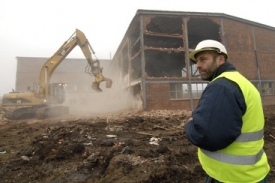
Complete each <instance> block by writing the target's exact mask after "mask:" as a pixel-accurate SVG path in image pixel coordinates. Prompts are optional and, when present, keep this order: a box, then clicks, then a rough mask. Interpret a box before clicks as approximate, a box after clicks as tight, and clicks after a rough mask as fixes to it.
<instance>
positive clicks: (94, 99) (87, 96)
mask: <svg viewBox="0 0 275 183" xmlns="http://www.w3.org/2000/svg"><path fill="white" fill-rule="evenodd" d="M118 70H119V69H106V68H105V69H104V73H103V75H104V76H105V77H107V78H110V79H112V81H113V84H112V87H111V88H106V86H105V84H106V83H105V82H102V83H100V86H99V87H100V88H101V89H102V92H95V91H93V90H89V91H91V92H85V93H75V94H74V95H73V96H71V97H73V98H74V99H75V100H74V102H71V103H70V102H69V103H68V102H67V105H68V106H69V108H70V114H75V115H112V114H118V113H121V112H126V111H134V110H137V111H138V110H141V109H142V101H141V98H140V97H137V96H134V95H133V94H132V93H131V91H130V89H129V88H127V86H128V83H129V82H128V75H126V76H124V77H122V76H121V73H119V72H118ZM125 78H127V79H125ZM68 100H69V101H70V99H68Z"/></svg>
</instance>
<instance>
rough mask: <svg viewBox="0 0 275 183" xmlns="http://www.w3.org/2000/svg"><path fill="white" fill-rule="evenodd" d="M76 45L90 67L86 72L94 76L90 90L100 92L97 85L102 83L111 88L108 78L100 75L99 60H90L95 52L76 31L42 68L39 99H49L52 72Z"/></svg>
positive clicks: (81, 34) (82, 34)
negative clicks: (104, 82)
mask: <svg viewBox="0 0 275 183" xmlns="http://www.w3.org/2000/svg"><path fill="white" fill-rule="evenodd" d="M77 45H78V46H79V47H80V48H81V50H82V52H83V54H84V56H85V57H86V60H87V62H88V64H89V66H90V70H89V71H88V73H89V74H91V75H94V77H95V81H94V82H93V83H92V89H93V90H95V91H102V90H101V89H100V87H99V85H100V83H101V82H103V81H106V88H111V86H112V80H111V79H109V78H105V77H104V76H103V75H102V68H100V62H99V60H98V59H95V60H93V59H92V54H93V55H95V52H94V50H93V49H92V47H91V45H90V43H89V41H88V39H87V38H86V36H85V34H84V33H83V32H82V31H80V30H78V29H76V31H75V32H74V33H73V34H72V35H71V36H70V38H69V39H68V40H67V41H65V42H64V43H63V45H62V46H61V47H60V48H59V49H58V50H57V51H56V52H55V54H54V55H53V56H52V57H51V58H49V59H48V60H47V62H46V63H45V64H44V66H43V67H42V69H41V71H40V77H39V85H40V90H39V93H40V96H41V98H46V99H48V98H49V96H48V94H49V91H48V85H49V83H50V79H51V76H52V74H53V72H54V70H55V69H56V68H57V66H58V65H59V64H60V63H61V62H62V61H63V60H64V59H65V58H66V57H67V55H68V54H69V53H70V52H71V51H72V50H73V49H74V48H75V47H76V46H77ZM95 58H96V57H95Z"/></svg>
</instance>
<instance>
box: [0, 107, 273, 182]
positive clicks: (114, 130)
mask: <svg viewBox="0 0 275 183" xmlns="http://www.w3.org/2000/svg"><path fill="white" fill-rule="evenodd" d="M190 115H191V112H190V111H163V110H162V111H161V110H160V111H151V112H136V111H131V112H127V113H125V112H124V113H121V114H109V115H96V116H95V115H94V116H92V115H82V116H75V115H74V116H73V115H71V116H66V117H62V118H51V119H45V120H37V119H28V120H19V121H9V120H6V119H2V120H1V121H0V139H1V141H0V182H16V183H43V182H45V183H46V182H47V183H76V182H77V183H82V182H85V183H99V182H100V183H189V182H190V183H200V182H204V179H205V173H204V171H203V170H202V168H201V166H200V164H199V162H198V159H197V154H196V152H197V148H196V147H195V146H193V145H192V144H190V143H189V142H188V141H187V139H186V137H185V134H184V132H183V125H184V123H185V122H186V121H187V120H188V119H189V118H190ZM265 118H266V126H265V137H264V138H265V146H264V149H265V151H266V153H267V155H268V159H269V163H270V166H271V172H270V176H269V182H271V183H272V182H273V183H275V107H274V106H270V107H267V108H265Z"/></svg>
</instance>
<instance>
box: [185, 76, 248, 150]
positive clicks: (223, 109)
mask: <svg viewBox="0 0 275 183" xmlns="http://www.w3.org/2000/svg"><path fill="white" fill-rule="evenodd" d="M245 110H246V104H245V101H244V97H243V94H242V92H241V90H240V88H239V86H238V85H237V84H236V83H234V82H232V81H229V80H227V79H225V78H220V79H217V80H216V81H215V82H213V83H210V84H209V85H208V86H207V87H206V89H205V90H204V92H203V95H202V97H201V99H200V101H199V104H198V107H197V108H196V109H195V110H194V111H193V112H192V120H190V121H189V122H188V123H187V124H186V125H185V133H186V136H187V138H188V140H189V141H190V142H191V143H193V144H194V145H196V146H198V147H200V148H202V149H206V150H209V151H217V150H220V149H223V148H225V147H227V146H228V145H230V144H231V143H232V142H233V141H234V140H235V139H236V138H237V137H238V136H239V135H240V134H241V128H242V116H243V114H244V113H245Z"/></svg>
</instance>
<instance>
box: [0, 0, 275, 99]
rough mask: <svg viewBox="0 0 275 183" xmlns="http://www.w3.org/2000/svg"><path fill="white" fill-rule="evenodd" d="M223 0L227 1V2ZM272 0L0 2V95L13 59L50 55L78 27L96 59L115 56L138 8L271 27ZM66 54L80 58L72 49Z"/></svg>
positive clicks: (7, 86) (9, 81) (10, 84)
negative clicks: (237, 19)
mask: <svg viewBox="0 0 275 183" xmlns="http://www.w3.org/2000/svg"><path fill="white" fill-rule="evenodd" d="M226 2H228V3H226ZM271 3H272V0H261V1H255V0H250V1H249V0H230V1H229V0H228V1H223V0H208V1H206V0H192V1H191V0H173V1H169V0H158V1H156V0H0V26H1V29H0V40H1V43H0V54H1V58H0V63H1V67H0V97H1V96H2V95H3V94H4V93H8V92H10V91H11V90H12V89H14V88H15V78H16V57H51V56H52V55H53V54H54V53H55V52H56V51H57V49H58V48H59V47H60V46H61V45H62V44H63V42H64V41H66V40H67V39H68V38H69V37H70V36H71V35H72V34H73V32H74V31H75V29H76V28H77V29H79V30H81V31H83V32H84V33H85V35H86V37H87V38H88V39H89V42H90V43H91V45H92V47H93V49H94V51H95V53H96V57H97V58H99V59H108V58H110V55H114V53H115V51H116V49H117V47H118V46H119V44H120V42H121V40H122V38H123V36H124V34H125V32H126V30H127V28H128V26H129V24H130V22H131V20H132V19H133V17H134V16H135V14H136V11H137V10H138V9H145V10H168V11H192V12H213V13H225V14H228V15H232V16H236V17H240V18H243V19H247V20H251V21H254V22H258V23H261V24H266V25H269V26H272V27H275V21H274V17H275V11H274V8H273V5H271ZM67 58H85V57H84V55H83V54H82V52H81V50H80V49H79V48H78V47H76V48H75V49H74V50H73V51H72V52H71V53H70V54H69V55H68V57H67Z"/></svg>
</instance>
